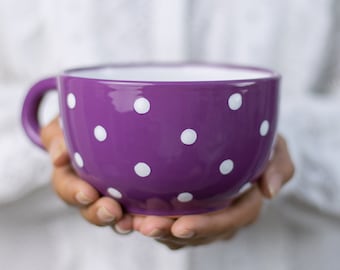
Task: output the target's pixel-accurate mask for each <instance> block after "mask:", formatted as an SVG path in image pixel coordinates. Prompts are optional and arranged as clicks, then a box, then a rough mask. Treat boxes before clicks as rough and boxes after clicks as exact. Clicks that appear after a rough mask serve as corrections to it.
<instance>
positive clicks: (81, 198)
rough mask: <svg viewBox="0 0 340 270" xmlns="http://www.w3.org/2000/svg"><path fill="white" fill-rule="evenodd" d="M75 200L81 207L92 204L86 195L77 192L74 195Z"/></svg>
mask: <svg viewBox="0 0 340 270" xmlns="http://www.w3.org/2000/svg"><path fill="white" fill-rule="evenodd" d="M76 200H77V201H78V202H79V203H80V204H82V205H88V204H90V203H92V202H93V200H92V199H91V198H90V197H88V196H87V195H85V194H84V193H83V192H81V191H79V192H78V193H77V194H76Z"/></svg>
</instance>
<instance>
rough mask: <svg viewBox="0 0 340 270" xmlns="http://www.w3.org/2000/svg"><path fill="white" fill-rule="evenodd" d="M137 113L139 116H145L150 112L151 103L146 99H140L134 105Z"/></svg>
mask: <svg viewBox="0 0 340 270" xmlns="http://www.w3.org/2000/svg"><path fill="white" fill-rule="evenodd" d="M133 107H134V109H135V111H136V112H137V113H139V114H145V113H147V112H148V111H149V110H150V102H149V100H147V99H146V98H143V97H141V98H138V99H136V101H135V103H134V104H133Z"/></svg>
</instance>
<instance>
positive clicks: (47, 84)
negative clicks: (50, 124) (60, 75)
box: [21, 77, 57, 150]
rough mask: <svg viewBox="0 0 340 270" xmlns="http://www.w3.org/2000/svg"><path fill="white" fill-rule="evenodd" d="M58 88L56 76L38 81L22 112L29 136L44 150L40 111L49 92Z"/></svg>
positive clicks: (27, 97)
mask: <svg viewBox="0 0 340 270" xmlns="http://www.w3.org/2000/svg"><path fill="white" fill-rule="evenodd" d="M56 90H57V78H56V77H49V78H46V79H43V80H41V81H39V82H37V83H36V84H34V85H33V86H32V87H31V88H30V90H29V91H28V93H27V95H26V97H25V100H24V104H23V108H22V112H21V122H22V126H23V128H24V130H25V132H26V134H27V136H28V137H29V138H30V139H31V141H32V142H33V143H34V144H36V145H37V146H39V147H40V148H41V149H44V150H45V148H44V146H43V144H42V140H41V137H40V130H41V124H40V123H39V119H38V113H39V108H40V105H41V102H42V100H43V98H44V96H45V95H46V94H47V92H49V91H56Z"/></svg>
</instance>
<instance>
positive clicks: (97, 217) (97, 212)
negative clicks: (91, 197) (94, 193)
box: [80, 197, 123, 226]
mask: <svg viewBox="0 0 340 270" xmlns="http://www.w3.org/2000/svg"><path fill="white" fill-rule="evenodd" d="M80 213H81V214H82V216H83V217H84V218H85V219H86V220H87V221H88V222H90V223H92V224H94V225H97V226H105V225H112V224H113V223H115V222H118V221H119V220H120V219H121V218H122V216H123V212H122V208H121V207H120V205H119V203H118V202H116V201H115V200H113V199H112V198H109V197H102V198H100V199H98V200H97V201H96V202H95V203H93V204H91V205H90V206H88V207H83V208H81V209H80Z"/></svg>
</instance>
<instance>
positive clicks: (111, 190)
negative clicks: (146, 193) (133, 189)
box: [107, 187, 123, 199]
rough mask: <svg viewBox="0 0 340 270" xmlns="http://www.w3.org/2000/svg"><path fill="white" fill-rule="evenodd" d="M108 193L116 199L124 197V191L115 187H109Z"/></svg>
mask: <svg viewBox="0 0 340 270" xmlns="http://www.w3.org/2000/svg"><path fill="white" fill-rule="evenodd" d="M107 193H109V194H110V195H111V196H112V197H113V198H116V199H121V198H122V197H123V195H122V193H121V192H120V191H119V190H117V189H115V188H113V187H110V188H108V189H107Z"/></svg>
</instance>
